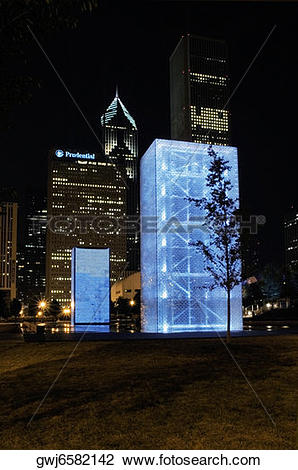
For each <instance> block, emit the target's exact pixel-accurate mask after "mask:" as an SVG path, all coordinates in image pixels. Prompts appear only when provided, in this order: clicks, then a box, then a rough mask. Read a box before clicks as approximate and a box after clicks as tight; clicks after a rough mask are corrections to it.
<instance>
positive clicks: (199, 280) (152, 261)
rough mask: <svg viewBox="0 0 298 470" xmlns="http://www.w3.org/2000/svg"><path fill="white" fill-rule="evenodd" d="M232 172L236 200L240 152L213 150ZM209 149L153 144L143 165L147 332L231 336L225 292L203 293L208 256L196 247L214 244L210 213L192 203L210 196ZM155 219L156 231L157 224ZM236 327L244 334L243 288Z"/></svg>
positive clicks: (237, 292) (234, 302)
mask: <svg viewBox="0 0 298 470" xmlns="http://www.w3.org/2000/svg"><path fill="white" fill-rule="evenodd" d="M214 150H215V151H217V152H219V153H220V155H222V156H223V157H224V158H225V160H227V161H228V163H229V165H230V166H231V170H230V174H229V179H230V181H231V183H232V185H233V189H232V191H231V193H230V195H231V197H233V198H237V197H238V158H237V149H236V148H235V147H228V146H214ZM209 159H210V157H209V155H208V145H204V144H197V143H193V142H180V141H169V140H159V139H157V140H155V141H154V142H153V143H152V145H151V146H150V147H149V149H148V150H147V151H146V153H145V154H144V155H143V157H142V159H141V221H142V230H141V279H142V290H141V293H142V329H143V331H145V332H160V333H162V332H164V333H173V332H177V331H200V330H225V329H226V319H227V313H226V312H227V305H226V293H225V291H224V290H223V289H221V288H218V289H215V290H213V291H210V290H208V289H207V288H206V287H204V286H205V285H206V284H208V279H209V278H208V275H207V274H206V272H205V270H204V260H203V255H202V254H200V253H199V252H197V251H196V248H195V247H194V246H191V242H194V241H197V240H202V241H204V242H206V241H207V240H208V232H207V231H206V229H205V228H204V227H202V224H203V221H204V217H203V216H204V214H203V212H202V210H201V209H199V208H197V207H196V206H195V205H194V204H193V203H189V202H188V200H187V198H188V197H195V198H198V199H200V198H202V197H203V196H207V195H208V191H209V189H208V187H207V186H206V176H207V174H208V170H209ZM155 221H156V226H155ZM231 329H232V330H241V329H242V301H241V286H237V287H236V288H234V289H233V291H232V294H231Z"/></svg>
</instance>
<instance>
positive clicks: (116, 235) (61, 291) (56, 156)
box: [46, 149, 126, 306]
mask: <svg viewBox="0 0 298 470" xmlns="http://www.w3.org/2000/svg"><path fill="white" fill-rule="evenodd" d="M124 176H125V175H124ZM124 176H123V175H122V174H121V171H120V170H119V169H118V168H116V165H115V164H114V163H111V162H108V161H105V159H104V158H103V157H102V156H100V155H98V154H95V153H91V154H90V153H80V152H72V151H69V150H66V149H63V150H62V149H57V150H53V151H51V152H50V153H49V179H48V226H47V243H46V297H47V298H48V299H49V300H51V299H56V300H58V302H59V303H60V304H61V305H62V306H69V305H70V303H71V252H72V249H73V248H74V247H78V248H80V247H81V248H83V247H86V248H92V247H93V248H110V268H111V269H110V273H111V278H110V280H111V282H112V283H114V282H116V280H118V279H119V278H121V277H122V275H123V272H124V269H125V265H126V234H125V231H123V230H121V227H120V225H119V224H120V223H121V220H123V219H124V218H125V216H126V186H125V178H124Z"/></svg>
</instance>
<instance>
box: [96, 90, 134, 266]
mask: <svg viewBox="0 0 298 470" xmlns="http://www.w3.org/2000/svg"><path fill="white" fill-rule="evenodd" d="M101 125H102V137H103V145H104V150H105V155H106V156H107V157H108V158H109V160H110V161H111V162H115V164H116V165H117V167H118V168H124V169H125V174H126V184H127V207H126V215H127V218H128V219H132V218H137V217H138V214H139V203H138V198H139V191H138V166H137V158H138V131H137V126H136V123H135V120H134V119H133V117H132V116H131V115H130V113H129V112H128V111H127V109H126V107H125V106H124V104H123V103H122V101H121V100H120V98H119V96H118V90H117V91H116V96H115V98H114V99H113V101H112V102H111V104H110V105H109V107H108V108H107V110H106V111H105V113H104V114H103V115H102V116H101ZM138 270H139V234H138V233H137V232H135V231H131V233H128V234H127V267H126V271H130V272H133V271H138Z"/></svg>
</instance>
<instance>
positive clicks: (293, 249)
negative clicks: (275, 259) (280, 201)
mask: <svg viewBox="0 0 298 470" xmlns="http://www.w3.org/2000/svg"><path fill="white" fill-rule="evenodd" d="M284 243H285V263H286V267H287V268H292V269H294V270H297V268H298V211H292V212H290V213H289V214H287V215H286V217H285V219H284Z"/></svg>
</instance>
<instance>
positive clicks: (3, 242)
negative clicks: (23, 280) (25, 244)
mask: <svg viewBox="0 0 298 470" xmlns="http://www.w3.org/2000/svg"><path fill="white" fill-rule="evenodd" d="M5 193H6V194H5ZM17 217H18V204H17V202H16V195H14V192H12V191H7V192H6V191H3V194H0V295H1V298H3V297H5V299H6V302H9V300H12V299H14V298H16V295H17V291H16V257H17Z"/></svg>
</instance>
